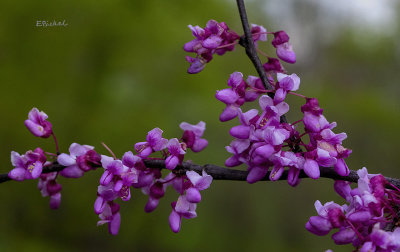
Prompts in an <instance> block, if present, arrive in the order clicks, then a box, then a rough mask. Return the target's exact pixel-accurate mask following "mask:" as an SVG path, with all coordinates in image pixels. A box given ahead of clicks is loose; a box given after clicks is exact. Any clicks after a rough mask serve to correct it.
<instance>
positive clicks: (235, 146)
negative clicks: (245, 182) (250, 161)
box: [225, 139, 250, 167]
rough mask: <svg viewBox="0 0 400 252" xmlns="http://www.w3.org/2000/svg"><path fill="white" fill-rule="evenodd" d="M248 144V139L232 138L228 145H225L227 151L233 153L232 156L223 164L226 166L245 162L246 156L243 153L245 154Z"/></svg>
mask: <svg viewBox="0 0 400 252" xmlns="http://www.w3.org/2000/svg"><path fill="white" fill-rule="evenodd" d="M249 146H250V141H249V140H248V139H247V140H241V139H236V140H233V141H232V142H231V144H230V145H229V146H226V147H225V148H226V150H227V151H228V152H229V153H231V154H233V156H232V157H230V158H228V159H227V160H226V161H225V165H226V166H228V167H234V166H238V165H240V164H242V163H244V162H246V157H245V156H244V155H245V154H246V153H245V151H246V150H247V149H248V148H249Z"/></svg>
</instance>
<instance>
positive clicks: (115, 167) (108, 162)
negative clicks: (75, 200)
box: [100, 155, 129, 186]
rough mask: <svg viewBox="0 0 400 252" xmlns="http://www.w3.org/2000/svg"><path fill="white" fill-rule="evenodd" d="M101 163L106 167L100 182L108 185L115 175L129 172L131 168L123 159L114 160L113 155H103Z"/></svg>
mask: <svg viewBox="0 0 400 252" xmlns="http://www.w3.org/2000/svg"><path fill="white" fill-rule="evenodd" d="M101 165H102V166H103V168H104V173H103V175H102V176H101V178H100V184H101V185H103V186H106V185H108V184H109V183H110V182H111V180H112V179H113V178H114V176H121V174H123V173H126V172H129V168H128V167H127V166H125V165H123V164H122V161H121V160H114V159H113V158H112V157H107V156H105V155H101Z"/></svg>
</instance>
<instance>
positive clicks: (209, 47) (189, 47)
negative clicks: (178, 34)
mask: <svg viewBox="0 0 400 252" xmlns="http://www.w3.org/2000/svg"><path fill="white" fill-rule="evenodd" d="M189 28H190V30H192V34H193V36H194V37H195V39H194V40H192V41H189V42H188V43H186V44H185V45H184V46H183V49H184V50H185V51H186V52H193V53H196V54H197V55H196V57H195V58H193V57H189V56H186V60H187V61H188V62H189V63H190V67H189V69H188V73H190V74H195V73H198V72H200V71H202V70H203V68H204V67H205V64H206V63H208V62H210V61H211V60H212V58H213V55H214V54H215V53H216V54H218V55H223V54H224V53H225V52H227V51H232V50H233V49H234V48H235V44H236V41H237V40H239V36H238V35H237V34H236V33H235V32H233V31H230V30H229V28H228V26H227V25H226V24H225V23H224V22H221V23H218V22H217V21H215V20H210V21H208V22H207V25H206V27H205V28H204V29H203V28H201V27H199V26H192V25H189Z"/></svg>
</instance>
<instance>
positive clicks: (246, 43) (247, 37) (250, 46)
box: [236, 0, 287, 123]
mask: <svg viewBox="0 0 400 252" xmlns="http://www.w3.org/2000/svg"><path fill="white" fill-rule="evenodd" d="M236 3H237V6H238V9H239V14H240V20H241V21H242V26H243V31H244V37H241V38H240V41H239V44H240V45H241V46H243V47H244V48H245V50H246V54H247V57H249V59H250V60H251V62H252V63H253V65H254V67H255V68H256V70H257V73H258V75H259V76H260V79H261V82H262V83H263V85H264V88H265V89H273V87H272V86H271V85H270V84H269V82H268V77H267V74H266V73H265V70H264V67H263V65H262V64H261V61H260V58H259V57H258V54H257V49H256V47H255V45H254V41H253V36H252V34H251V31H250V26H249V22H248V19H247V14H246V8H245V6H244V2H243V0H236ZM268 95H269V96H270V97H272V98H273V97H274V93H268ZM281 122H283V123H287V119H286V116H284V115H283V116H281Z"/></svg>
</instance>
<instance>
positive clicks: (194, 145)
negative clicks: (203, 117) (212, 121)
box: [179, 121, 208, 152]
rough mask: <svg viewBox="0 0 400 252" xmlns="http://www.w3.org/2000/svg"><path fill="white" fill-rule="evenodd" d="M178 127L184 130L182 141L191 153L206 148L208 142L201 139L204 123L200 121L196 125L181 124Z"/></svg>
mask: <svg viewBox="0 0 400 252" xmlns="http://www.w3.org/2000/svg"><path fill="white" fill-rule="evenodd" d="M179 127H180V128H181V129H182V130H184V132H183V136H182V140H183V142H185V143H186V147H187V148H190V149H191V150H192V151H193V152H199V151H202V150H203V149H204V148H206V147H207V145H208V141H207V140H206V139H204V138H201V137H202V136H203V134H204V131H205V129H206V123H205V122H203V121H200V122H199V123H198V124H196V125H194V124H189V123H187V122H182V123H181V124H180V125H179Z"/></svg>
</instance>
